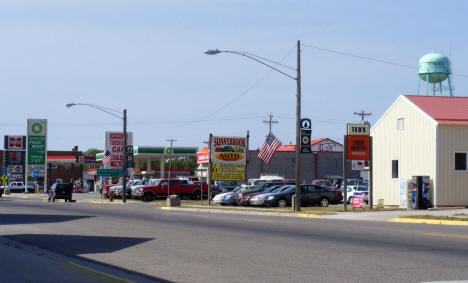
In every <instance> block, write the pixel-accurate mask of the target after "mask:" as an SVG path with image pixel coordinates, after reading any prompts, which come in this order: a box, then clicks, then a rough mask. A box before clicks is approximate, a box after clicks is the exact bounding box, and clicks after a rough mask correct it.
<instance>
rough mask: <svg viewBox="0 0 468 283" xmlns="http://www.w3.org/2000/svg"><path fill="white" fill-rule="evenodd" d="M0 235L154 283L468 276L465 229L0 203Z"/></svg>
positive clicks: (140, 207)
mask: <svg viewBox="0 0 468 283" xmlns="http://www.w3.org/2000/svg"><path fill="white" fill-rule="evenodd" d="M0 234H1V235H2V236H4V237H6V238H8V239H10V240H13V241H18V242H22V243H25V244H28V245H32V246H35V247H38V248H42V249H45V250H49V251H52V252H55V253H59V254H62V255H65V256H69V257H74V258H76V257H78V258H80V259H86V260H87V261H90V262H93V263H98V264H102V265H104V266H112V267H116V268H119V269H120V270H123V271H125V272H131V273H135V274H139V275H144V276H146V277H147V278H149V279H153V280H155V281H156V280H167V281H175V282H422V281H450V280H468V226H460V227H457V226H439V225H425V224H403V223H388V222H372V221H354V220H331V219H303V218H295V217H281V216H260V215H231V214H224V213H223V214H219V213H203V212H191V211H187V212H185V211H164V210H161V207H159V206H157V205H154V204H149V203H141V204H127V205H119V204H93V203H45V202H42V201H38V200H23V199H14V198H8V199H6V198H2V199H0ZM2 260H4V259H2ZM0 281H1V280H0Z"/></svg>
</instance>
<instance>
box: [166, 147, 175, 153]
mask: <svg viewBox="0 0 468 283" xmlns="http://www.w3.org/2000/svg"><path fill="white" fill-rule="evenodd" d="M164 152H165V153H166V154H172V153H173V152H174V150H173V149H172V147H166V149H164Z"/></svg>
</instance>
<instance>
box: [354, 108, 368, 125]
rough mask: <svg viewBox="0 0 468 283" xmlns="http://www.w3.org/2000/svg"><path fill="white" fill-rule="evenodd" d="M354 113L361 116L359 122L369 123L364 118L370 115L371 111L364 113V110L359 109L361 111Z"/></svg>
mask: <svg viewBox="0 0 468 283" xmlns="http://www.w3.org/2000/svg"><path fill="white" fill-rule="evenodd" d="M354 115H358V116H361V124H369V121H366V120H365V118H366V116H371V115H372V113H365V112H364V110H361V112H354Z"/></svg>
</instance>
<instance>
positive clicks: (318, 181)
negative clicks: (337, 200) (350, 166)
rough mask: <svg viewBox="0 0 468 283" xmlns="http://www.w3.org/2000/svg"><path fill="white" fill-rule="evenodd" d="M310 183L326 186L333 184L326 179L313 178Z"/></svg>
mask: <svg viewBox="0 0 468 283" xmlns="http://www.w3.org/2000/svg"><path fill="white" fill-rule="evenodd" d="M311 184H312V185H320V186H327V187H331V186H333V183H332V182H331V181H330V180H328V179H314V180H312V183H311Z"/></svg>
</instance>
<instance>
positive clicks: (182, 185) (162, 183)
mask: <svg viewBox="0 0 468 283" xmlns="http://www.w3.org/2000/svg"><path fill="white" fill-rule="evenodd" d="M201 192H203V194H206V193H208V185H207V184H206V183H203V184H200V183H199V182H198V183H191V182H188V181H187V180H180V179H153V180H151V182H150V185H143V186H141V187H140V188H139V189H138V190H137V191H136V192H135V193H136V195H135V197H136V198H141V199H143V200H146V201H151V200H152V199H153V198H156V197H166V196H167V195H168V194H169V195H179V196H180V198H181V199H188V198H191V199H200V194H201Z"/></svg>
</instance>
